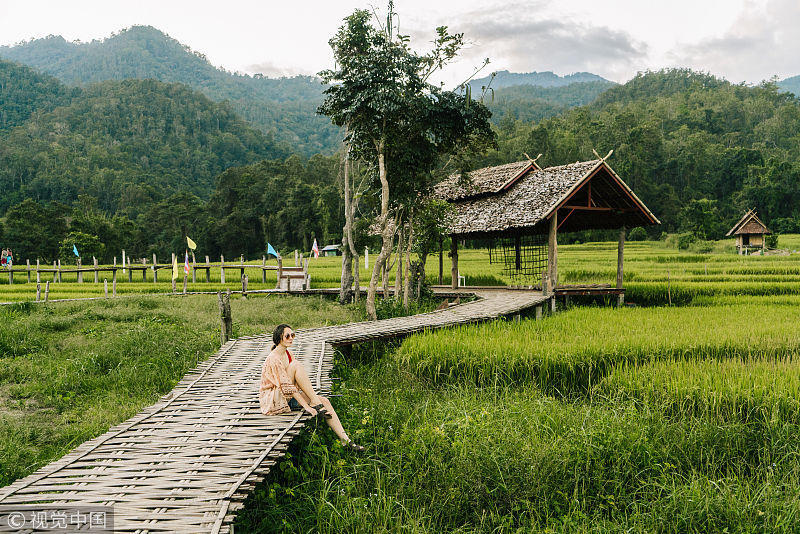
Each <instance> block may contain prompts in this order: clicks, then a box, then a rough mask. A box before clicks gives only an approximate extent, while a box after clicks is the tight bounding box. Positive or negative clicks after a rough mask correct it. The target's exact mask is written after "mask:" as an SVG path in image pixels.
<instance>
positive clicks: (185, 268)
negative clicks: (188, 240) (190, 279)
mask: <svg viewBox="0 0 800 534" xmlns="http://www.w3.org/2000/svg"><path fill="white" fill-rule="evenodd" d="M183 272H185V273H186V276H189V253H188V252H187V253H186V260H185V261H184V262H183Z"/></svg>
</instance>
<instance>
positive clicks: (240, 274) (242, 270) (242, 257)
mask: <svg viewBox="0 0 800 534" xmlns="http://www.w3.org/2000/svg"><path fill="white" fill-rule="evenodd" d="M239 265H241V266H242V268H241V269H239V271H240V272H239V278H241V277H243V276H244V254H242V255H241V256H239Z"/></svg>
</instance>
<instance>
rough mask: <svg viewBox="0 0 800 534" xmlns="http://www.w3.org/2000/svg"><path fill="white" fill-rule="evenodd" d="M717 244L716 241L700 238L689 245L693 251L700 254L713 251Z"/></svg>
mask: <svg viewBox="0 0 800 534" xmlns="http://www.w3.org/2000/svg"><path fill="white" fill-rule="evenodd" d="M715 244H716V242H715V241H705V240H700V241H695V242H694V243H691V244H690V245H689V248H690V249H691V250H692V252H698V253H700V254H708V253H710V252H713V250H714V246H715Z"/></svg>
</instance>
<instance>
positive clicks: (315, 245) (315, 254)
mask: <svg viewBox="0 0 800 534" xmlns="http://www.w3.org/2000/svg"><path fill="white" fill-rule="evenodd" d="M311 252H313V253H314V257H315V258H319V247H318V246H317V238H316V237H315V238H314V246H312V247H311Z"/></svg>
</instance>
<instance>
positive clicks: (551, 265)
mask: <svg viewBox="0 0 800 534" xmlns="http://www.w3.org/2000/svg"><path fill="white" fill-rule="evenodd" d="M557 233H558V210H556V211H554V212H553V215H551V216H550V232H549V233H548V236H547V271H548V273H549V275H550V276H549V277H548V278H549V283H548V285H549V286H550V287H549V290H550V293H551V294H552V293H554V292H555V290H556V287H558V237H557Z"/></svg>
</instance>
